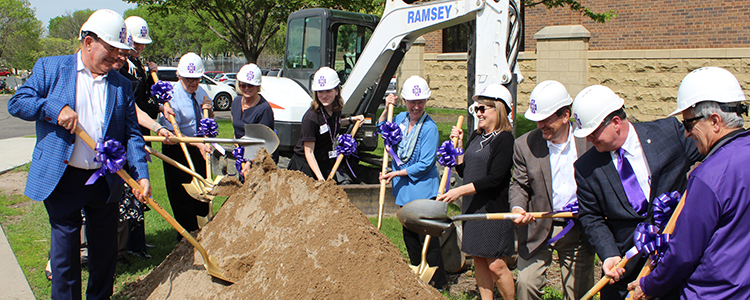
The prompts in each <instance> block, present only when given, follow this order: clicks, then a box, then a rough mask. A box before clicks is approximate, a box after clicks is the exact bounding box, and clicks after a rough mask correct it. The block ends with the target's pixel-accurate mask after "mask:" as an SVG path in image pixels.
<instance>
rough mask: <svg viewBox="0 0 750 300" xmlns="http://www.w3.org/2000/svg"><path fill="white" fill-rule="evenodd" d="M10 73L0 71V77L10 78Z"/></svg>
mask: <svg viewBox="0 0 750 300" xmlns="http://www.w3.org/2000/svg"><path fill="white" fill-rule="evenodd" d="M10 75H11V73H10V71H8V70H0V76H10Z"/></svg>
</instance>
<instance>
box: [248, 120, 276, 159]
mask: <svg viewBox="0 0 750 300" xmlns="http://www.w3.org/2000/svg"><path fill="white" fill-rule="evenodd" d="M244 139H253V140H262V141H263V143H253V144H249V145H247V146H245V157H244V158H245V159H253V158H255V154H256V153H257V152H258V150H260V148H261V147H263V148H266V151H268V153H273V152H274V151H276V148H278V147H279V137H278V136H277V135H276V133H275V132H273V130H272V129H271V128H268V126H266V125H263V124H245V136H243V137H242V138H240V140H244Z"/></svg>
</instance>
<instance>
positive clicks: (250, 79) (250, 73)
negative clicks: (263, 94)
mask: <svg viewBox="0 0 750 300" xmlns="http://www.w3.org/2000/svg"><path fill="white" fill-rule="evenodd" d="M253 78H255V74H254V73H253V72H249V73H247V80H248V81H253Z"/></svg>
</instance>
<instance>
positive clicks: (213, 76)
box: [203, 71, 224, 79]
mask: <svg viewBox="0 0 750 300" xmlns="http://www.w3.org/2000/svg"><path fill="white" fill-rule="evenodd" d="M223 74H224V72H223V71H206V72H205V73H203V75H206V76H208V78H211V79H216V78H219V77H220V76H221V75H223Z"/></svg>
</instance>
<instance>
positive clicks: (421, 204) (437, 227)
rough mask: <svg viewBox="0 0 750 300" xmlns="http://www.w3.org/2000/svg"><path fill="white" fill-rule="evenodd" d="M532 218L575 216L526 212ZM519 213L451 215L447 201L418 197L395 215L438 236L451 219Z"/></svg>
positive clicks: (495, 217) (418, 229)
mask: <svg viewBox="0 0 750 300" xmlns="http://www.w3.org/2000/svg"><path fill="white" fill-rule="evenodd" d="M526 214H527V215H528V214H531V215H532V216H534V218H537V219H539V218H577V217H578V215H574V214H573V213H571V212H560V213H557V212H527V213H526ZM520 216H521V214H516V213H489V214H465V215H457V216H453V217H449V216H448V203H447V202H438V201H434V200H428V199H420V200H414V201H412V202H409V204H406V205H404V207H402V208H401V209H400V210H399V211H398V212H397V213H396V217H397V218H398V220H399V221H400V222H401V224H403V225H404V227H406V228H408V229H409V230H411V231H414V232H418V233H420V234H428V235H434V236H440V235H441V234H442V232H443V230H446V229H448V227H450V226H451V223H452V222H453V221H470V220H471V221H483V220H485V221H486V220H514V219H516V218H518V217H520Z"/></svg>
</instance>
